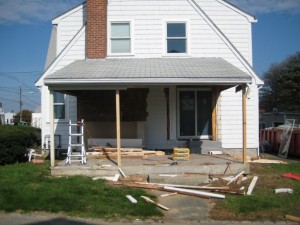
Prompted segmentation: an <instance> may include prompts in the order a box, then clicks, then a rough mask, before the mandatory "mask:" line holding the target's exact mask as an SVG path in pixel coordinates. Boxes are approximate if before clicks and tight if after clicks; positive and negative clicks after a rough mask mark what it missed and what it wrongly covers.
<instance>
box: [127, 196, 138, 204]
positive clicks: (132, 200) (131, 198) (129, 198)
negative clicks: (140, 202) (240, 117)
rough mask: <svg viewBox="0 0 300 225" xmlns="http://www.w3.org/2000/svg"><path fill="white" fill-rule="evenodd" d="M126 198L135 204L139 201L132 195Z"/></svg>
mask: <svg viewBox="0 0 300 225" xmlns="http://www.w3.org/2000/svg"><path fill="white" fill-rule="evenodd" d="M126 198H127V199H128V200H129V201H130V202H131V203H133V204H136V203H137V200H136V199H135V198H134V197H132V196H131V195H126Z"/></svg>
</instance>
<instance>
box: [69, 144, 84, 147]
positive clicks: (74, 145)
mask: <svg viewBox="0 0 300 225" xmlns="http://www.w3.org/2000/svg"><path fill="white" fill-rule="evenodd" d="M69 146H73V147H81V146H84V144H69Z"/></svg>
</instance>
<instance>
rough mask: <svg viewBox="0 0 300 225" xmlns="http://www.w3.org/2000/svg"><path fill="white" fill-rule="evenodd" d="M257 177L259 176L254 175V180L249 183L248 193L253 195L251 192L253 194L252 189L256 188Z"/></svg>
mask: <svg viewBox="0 0 300 225" xmlns="http://www.w3.org/2000/svg"><path fill="white" fill-rule="evenodd" d="M257 179H258V177H257V176H254V177H253V179H252V181H251V183H250V185H249V188H248V191H247V195H251V194H252V191H253V189H254V187H255V184H256V182H257Z"/></svg>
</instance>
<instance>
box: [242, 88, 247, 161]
mask: <svg viewBox="0 0 300 225" xmlns="http://www.w3.org/2000/svg"><path fill="white" fill-rule="evenodd" d="M242 98H243V100H242V105H243V163H244V164H246V163H247V96H246V86H244V87H243V94H242Z"/></svg>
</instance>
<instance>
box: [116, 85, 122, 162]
mask: <svg viewBox="0 0 300 225" xmlns="http://www.w3.org/2000/svg"><path fill="white" fill-rule="evenodd" d="M120 118H121V117H120V91H119V90H116V126H117V127H116V128H117V152H118V166H119V167H120V166H121V164H122V163H121V126H120V124H121V119H120Z"/></svg>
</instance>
